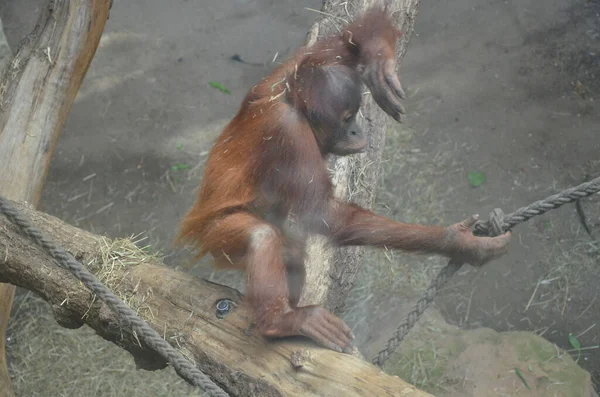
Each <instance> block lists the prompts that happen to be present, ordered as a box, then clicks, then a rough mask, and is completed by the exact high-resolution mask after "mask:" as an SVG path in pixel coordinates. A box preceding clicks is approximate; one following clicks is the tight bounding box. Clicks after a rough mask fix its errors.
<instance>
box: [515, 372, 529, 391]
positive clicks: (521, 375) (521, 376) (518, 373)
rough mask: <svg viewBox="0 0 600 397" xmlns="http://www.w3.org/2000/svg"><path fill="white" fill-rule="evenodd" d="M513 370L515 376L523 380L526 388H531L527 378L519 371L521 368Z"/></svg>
mask: <svg viewBox="0 0 600 397" xmlns="http://www.w3.org/2000/svg"><path fill="white" fill-rule="evenodd" d="M515 372H516V374H517V376H518V377H519V379H521V382H523V384H524V385H525V387H526V388H527V390H531V388H530V387H529V384H528V383H527V380H526V379H525V377H524V376H523V374H522V373H521V370H520V369H519V368H515Z"/></svg>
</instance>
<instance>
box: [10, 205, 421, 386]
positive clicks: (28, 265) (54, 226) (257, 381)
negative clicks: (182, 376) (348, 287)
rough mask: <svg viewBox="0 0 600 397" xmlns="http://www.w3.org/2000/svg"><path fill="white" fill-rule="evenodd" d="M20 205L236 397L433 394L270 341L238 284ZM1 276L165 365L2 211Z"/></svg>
mask: <svg viewBox="0 0 600 397" xmlns="http://www.w3.org/2000/svg"><path fill="white" fill-rule="evenodd" d="M14 205H15V206H17V208H18V209H19V210H20V211H22V212H23V213H24V215H25V216H26V217H27V218H29V219H30V220H31V221H32V224H33V225H34V226H35V227H36V228H38V229H40V230H41V231H42V232H43V233H45V234H46V235H48V236H51V237H52V238H53V239H54V241H55V242H56V243H57V244H58V245H60V246H62V247H63V249H65V250H66V251H68V252H70V253H71V254H72V255H73V256H74V257H75V258H77V259H78V260H79V261H80V262H81V263H83V264H84V265H86V266H87V267H88V268H89V269H90V270H91V271H92V272H93V273H94V274H95V275H96V276H97V277H98V278H99V279H100V280H101V281H103V282H104V283H105V285H107V286H108V287H109V288H111V289H112V290H113V291H114V292H115V294H116V295H117V296H119V297H120V298H121V299H122V300H123V301H124V302H126V303H127V304H128V305H129V306H130V307H132V308H133V309H135V310H136V311H137V313H138V314H139V315H140V316H141V317H142V318H143V319H144V320H146V321H147V322H148V324H150V326H152V327H153V328H154V329H155V330H156V331H158V332H159V333H160V334H161V335H163V336H164V338H165V340H167V341H168V342H170V343H171V345H172V346H174V347H176V348H177V349H178V350H179V351H180V352H181V353H182V354H183V355H184V356H185V357H187V358H188V359H189V360H190V361H191V362H193V363H194V365H196V366H197V367H198V368H200V369H201V370H202V371H203V372H204V373H206V374H207V375H209V376H210V377H211V378H212V379H213V380H214V381H216V382H217V383H218V384H220V385H221V386H222V387H223V388H224V389H225V390H226V391H227V392H229V393H230V394H231V395H232V396H240V397H245V396H248V397H249V396H269V397H270V396H282V397H283V396H290V397H291V396H294V397H295V396H307V397H310V396H314V397H317V396H319V397H327V396H332V397H333V396H336V397H337V396H347V397H352V396H356V397H359V396H370V397H377V396H382V397H383V396H386V397H387V396H415V397H425V396H430V395H429V394H427V393H425V392H422V391H419V390H417V389H416V388H415V387H413V386H411V385H409V384H407V383H405V382H404V381H403V380H401V379H400V378H398V377H395V376H389V375H387V374H385V373H384V372H382V371H381V370H380V369H379V368H377V367H375V366H373V365H371V364H370V363H368V362H366V361H364V360H362V359H360V358H358V357H355V356H351V355H347V354H341V353H337V352H334V351H331V350H327V349H323V348H320V347H317V346H316V345H315V344H313V343H312V342H311V341H309V340H307V339H304V338H287V339H281V340H276V341H272V340H266V339H264V338H263V337H262V336H260V335H258V334H256V333H253V332H252V329H251V328H250V325H251V320H252V313H251V311H250V310H249V307H247V306H246V304H245V303H244V302H243V300H242V296H241V294H240V293H239V292H238V291H236V290H234V289H231V288H228V287H225V286H221V285H218V284H214V283H210V282H208V281H205V280H201V279H198V278H195V277H192V276H190V275H188V274H185V273H181V272H178V271H176V270H172V269H170V268H167V267H165V266H164V265H163V264H162V262H161V260H160V259H159V258H158V257H157V256H156V255H149V254H148V253H146V252H145V251H144V250H143V249H141V248H138V247H137V246H135V244H133V242H131V241H130V240H126V239H125V240H110V239H107V238H104V237H101V236H98V235H94V234H92V233H89V232H86V231H84V230H81V229H78V228H76V227H73V226H71V225H68V224H66V223H64V222H62V221H61V220H59V219H57V218H54V217H52V216H50V215H47V214H44V213H41V212H37V211H35V210H34V209H32V208H30V207H28V206H26V205H23V204H16V203H14ZM0 281H2V282H5V283H10V284H13V285H17V286H20V287H23V288H26V289H28V290H30V291H33V292H35V293H36V294H38V295H39V296H40V297H42V298H43V299H44V300H45V301H47V302H48V303H49V304H50V305H51V307H52V310H53V313H54V317H55V318H56V320H57V321H58V323H59V324H61V325H62V326H64V327H67V328H78V327H81V326H83V325H84V324H86V325H88V326H90V327H91V328H93V329H94V330H95V331H96V332H97V333H98V335H100V336H101V337H103V338H104V339H106V340H108V341H111V342H113V343H115V344H117V345H118V346H120V347H122V348H123V349H125V350H127V351H129V352H130V353H131V354H132V355H133V357H134V359H135V362H136V365H137V366H138V367H139V368H142V369H146V370H157V369H161V368H164V367H165V366H166V365H167V363H166V362H165V360H164V359H163V358H162V357H160V356H158V355H157V354H156V353H155V352H153V351H152V350H150V349H148V348H147V347H146V346H145V344H144V342H143V341H142V340H139V339H138V338H137V336H136V335H135V333H133V332H132V330H131V328H130V327H127V326H125V325H124V324H121V323H120V321H119V319H118V318H117V317H116V316H115V314H114V313H113V312H112V311H111V310H110V309H109V308H108V307H107V306H106V305H105V304H103V303H102V302H99V301H98V300H96V299H94V296H93V295H92V294H91V293H90V292H89V291H88V290H87V289H86V288H85V286H83V285H82V284H81V282H79V281H78V280H77V279H76V278H75V277H74V276H72V275H71V274H70V273H69V272H68V271H66V270H64V269H62V268H60V267H58V266H57V265H56V263H55V262H54V261H53V260H52V259H51V258H50V257H49V255H48V254H47V253H45V252H44V251H43V250H42V249H41V248H40V247H38V246H37V245H35V244H32V242H31V241H30V240H29V239H28V238H27V237H25V236H23V234H22V233H20V231H19V230H18V229H17V228H16V227H15V226H14V225H13V224H12V223H9V222H8V221H7V220H6V219H5V218H4V217H0ZM218 304H219V306H220V307H219V308H217V305H218Z"/></svg>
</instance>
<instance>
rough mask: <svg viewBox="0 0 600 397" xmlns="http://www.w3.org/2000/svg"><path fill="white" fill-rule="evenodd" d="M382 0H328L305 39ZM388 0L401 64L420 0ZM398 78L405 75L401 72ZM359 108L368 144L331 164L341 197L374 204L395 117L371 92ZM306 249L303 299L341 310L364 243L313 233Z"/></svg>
mask: <svg viewBox="0 0 600 397" xmlns="http://www.w3.org/2000/svg"><path fill="white" fill-rule="evenodd" d="M383 2H384V1H383V0H357V1H353V2H349V1H346V0H327V1H325V2H324V4H323V8H322V12H323V13H324V14H320V17H319V19H318V20H317V21H316V22H315V23H314V25H313V26H312V28H311V29H310V31H309V34H308V38H307V43H312V42H314V41H315V40H316V39H317V38H318V37H322V36H327V35H329V34H332V33H337V32H338V29H339V28H340V26H343V24H344V21H348V20H352V19H353V18H354V17H355V16H356V15H358V14H359V13H360V12H361V11H363V10H366V9H368V8H370V7H371V6H373V5H374V4H382V3H383ZM385 2H387V3H388V4H389V10H390V12H391V13H392V15H393V18H394V20H395V21H396V23H397V25H398V27H399V28H400V29H401V31H402V32H403V35H402V37H401V38H400V40H399V44H398V48H397V57H396V59H397V62H398V65H400V64H401V62H402V58H403V57H404V54H405V53H406V49H407V46H408V42H409V40H410V37H411V35H412V32H413V26H414V24H415V18H416V15H417V13H418V10H419V4H420V0H385ZM400 80H402V75H401V73H400ZM360 114H361V115H362V116H363V117H358V123H359V125H360V126H361V127H362V128H363V130H364V131H365V132H366V133H367V135H368V137H369V147H368V150H367V151H366V152H365V153H364V154H361V155H355V156H349V157H340V158H336V159H333V161H332V162H331V166H330V168H331V169H333V170H334V172H333V176H332V180H333V182H334V185H335V195H336V196H337V197H339V198H341V199H344V200H351V201H353V202H354V203H356V204H358V205H361V206H363V207H366V208H371V207H372V205H373V199H374V192H375V189H376V184H377V182H378V177H379V169H380V162H381V155H382V152H383V147H384V145H385V132H386V127H387V125H388V123H390V122H394V120H392V118H391V117H389V116H388V115H387V114H386V113H384V112H383V111H382V110H381V109H380V108H379V107H378V106H377V104H375V102H374V101H373V99H372V98H371V97H370V96H365V100H363V105H362V107H361V110H360ZM307 251H308V258H307V275H306V287H305V288H304V293H303V294H302V298H301V300H300V304H301V305H306V304H322V305H324V306H325V307H327V308H328V309H329V310H331V311H333V312H335V313H338V314H339V313H341V312H343V310H344V308H345V302H346V301H347V298H348V295H349V294H350V291H351V289H352V286H353V285H354V280H355V278H356V273H357V272H358V269H359V266H360V264H361V260H362V258H363V254H364V249H363V248H361V247H348V248H341V249H335V248H331V247H330V246H328V245H327V244H326V241H325V239H324V238H321V237H312V238H311V239H310V243H309V245H308V250H307Z"/></svg>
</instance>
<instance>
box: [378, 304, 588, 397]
mask: <svg viewBox="0 0 600 397" xmlns="http://www.w3.org/2000/svg"><path fill="white" fill-rule="evenodd" d="M384 370H385V371H386V372H388V373H389V374H393V375H398V376H399V377H401V378H402V379H404V380H406V381H408V382H411V383H412V384H414V385H415V386H417V387H418V388H420V389H423V390H425V391H428V392H430V393H432V394H434V395H436V396H437V397H488V396H489V397H498V396H520V397H521V396H522V397H530V396H531V397H548V396H552V397H595V396H596V395H595V394H593V393H595V392H594V391H593V387H592V382H591V377H590V374H589V373H588V372H587V371H585V370H584V369H582V368H581V367H579V366H578V365H577V364H576V363H575V361H573V359H572V358H571V357H570V356H569V354H568V353H566V352H564V351H562V350H560V349H559V348H558V347H556V346H555V345H554V344H552V343H550V342H548V341H547V340H545V339H544V338H542V337H540V336H537V335H536V334H533V333H530V332H496V331H494V330H492V329H489V328H479V329H473V330H461V329H459V328H458V327H455V326H453V325H450V324H448V323H446V321H445V320H444V319H443V317H442V315H441V314H440V313H439V311H438V310H437V309H435V308H430V309H428V310H427V312H426V313H425V315H424V316H423V318H422V319H421V320H420V321H419V323H418V324H417V326H416V327H415V329H413V331H412V332H411V334H410V335H409V336H408V338H407V339H406V340H405V341H404V342H403V343H402V345H401V346H400V347H399V348H398V350H397V351H396V352H395V353H394V355H392V357H391V358H390V359H389V360H388V362H387V363H386V365H385V366H384Z"/></svg>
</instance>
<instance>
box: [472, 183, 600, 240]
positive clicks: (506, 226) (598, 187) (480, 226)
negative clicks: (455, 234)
mask: <svg viewBox="0 0 600 397" xmlns="http://www.w3.org/2000/svg"><path fill="white" fill-rule="evenodd" d="M599 191H600V177H598V178H596V179H592V180H591V181H589V182H585V183H582V184H581V185H579V186H576V187H572V188H570V189H566V190H563V191H562V192H560V193H558V194H555V195H552V196H550V197H548V198H545V199H544V200H539V201H536V202H534V203H532V204H531V205H528V206H527V207H522V208H519V209H518V210H516V211H515V212H513V213H512V214H508V215H506V216H505V217H504V222H503V224H502V230H504V231H506V230H510V229H512V228H513V227H514V226H516V225H518V224H519V223H522V222H525V221H528V220H529V219H531V218H533V217H534V216H537V215H541V214H543V213H545V212H548V211H550V210H553V209H555V208H558V207H560V206H562V205H565V204H568V203H572V202H574V201H577V200H579V199H581V198H584V197H587V196H591V195H592V194H594V193H597V192H599ZM489 231H490V222H489V221H479V222H477V223H476V224H475V226H474V232H475V233H476V234H478V235H489V234H488V233H489Z"/></svg>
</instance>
